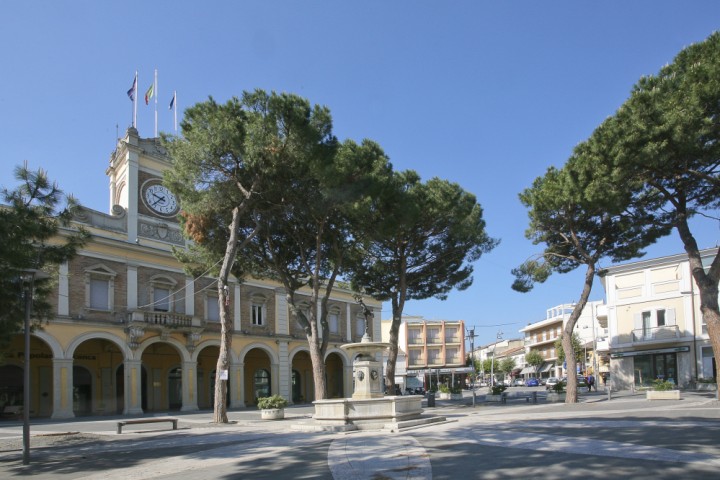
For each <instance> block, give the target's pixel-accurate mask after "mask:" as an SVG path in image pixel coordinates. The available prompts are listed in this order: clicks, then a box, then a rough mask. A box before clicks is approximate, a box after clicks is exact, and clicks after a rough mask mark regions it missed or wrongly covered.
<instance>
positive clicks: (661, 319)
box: [657, 310, 665, 327]
mask: <svg viewBox="0 0 720 480" xmlns="http://www.w3.org/2000/svg"><path fill="white" fill-rule="evenodd" d="M657 326H658V327H664V326H665V310H658V311H657Z"/></svg>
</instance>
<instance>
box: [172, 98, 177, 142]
mask: <svg viewBox="0 0 720 480" xmlns="http://www.w3.org/2000/svg"><path fill="white" fill-rule="evenodd" d="M173 100H175V101H174V102H173V110H174V111H173V117H174V119H175V122H174V125H175V136H177V90H175V91H174V92H173Z"/></svg>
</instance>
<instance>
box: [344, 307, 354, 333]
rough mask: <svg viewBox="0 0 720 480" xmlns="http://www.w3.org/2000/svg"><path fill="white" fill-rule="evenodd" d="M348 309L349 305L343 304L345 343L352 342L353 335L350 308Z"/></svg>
mask: <svg viewBox="0 0 720 480" xmlns="http://www.w3.org/2000/svg"><path fill="white" fill-rule="evenodd" d="M350 307H351V305H350V304H349V303H346V304H345V323H346V327H345V337H346V338H345V340H346V341H347V342H352V334H353V331H352V321H351V318H352V308H350Z"/></svg>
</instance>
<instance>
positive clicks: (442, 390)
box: [440, 384, 450, 393]
mask: <svg viewBox="0 0 720 480" xmlns="http://www.w3.org/2000/svg"><path fill="white" fill-rule="evenodd" d="M440 393H450V387H448V386H447V385H445V384H443V385H440Z"/></svg>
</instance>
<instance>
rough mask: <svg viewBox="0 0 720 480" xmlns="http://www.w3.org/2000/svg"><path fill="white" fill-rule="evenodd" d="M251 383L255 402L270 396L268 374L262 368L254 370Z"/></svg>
mask: <svg viewBox="0 0 720 480" xmlns="http://www.w3.org/2000/svg"><path fill="white" fill-rule="evenodd" d="M253 382H254V387H255V400H256V401H257V399H258V398H263V397H269V396H270V372H268V371H267V370H265V369H264V368H260V369H258V370H255V375H254V376H253Z"/></svg>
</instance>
